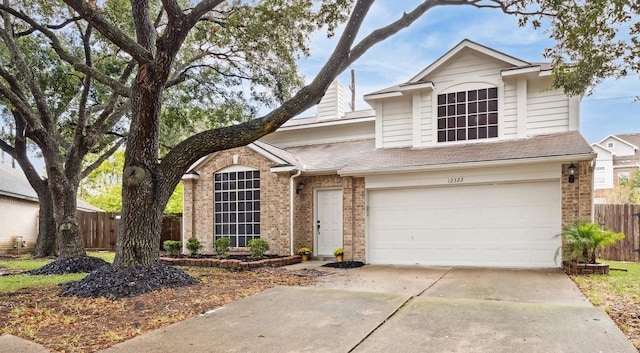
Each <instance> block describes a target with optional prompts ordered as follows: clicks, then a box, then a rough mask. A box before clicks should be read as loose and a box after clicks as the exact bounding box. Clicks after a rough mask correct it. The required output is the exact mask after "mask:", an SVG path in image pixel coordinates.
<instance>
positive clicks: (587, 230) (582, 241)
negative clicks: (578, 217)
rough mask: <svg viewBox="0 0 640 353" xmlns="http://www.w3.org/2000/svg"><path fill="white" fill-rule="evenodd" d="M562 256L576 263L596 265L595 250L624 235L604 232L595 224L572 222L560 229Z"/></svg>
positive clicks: (620, 238) (612, 242)
mask: <svg viewBox="0 0 640 353" xmlns="http://www.w3.org/2000/svg"><path fill="white" fill-rule="evenodd" d="M558 236H562V238H563V244H564V245H563V247H562V249H563V254H564V256H565V257H566V258H571V259H573V260H575V261H577V262H587V263H591V264H595V263H596V250H597V249H598V248H604V247H606V246H607V245H610V244H614V243H615V242H617V241H618V240H622V239H623V238H624V234H622V233H616V232H613V231H610V230H604V229H602V227H601V226H600V225H599V224H597V223H591V222H582V221H574V222H573V223H571V224H570V225H568V226H566V227H564V228H563V229H562V233H561V234H559V235H558Z"/></svg>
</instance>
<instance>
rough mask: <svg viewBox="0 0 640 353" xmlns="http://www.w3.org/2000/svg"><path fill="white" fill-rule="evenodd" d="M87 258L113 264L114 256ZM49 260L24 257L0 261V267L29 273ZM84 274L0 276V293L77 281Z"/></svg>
mask: <svg viewBox="0 0 640 353" xmlns="http://www.w3.org/2000/svg"><path fill="white" fill-rule="evenodd" d="M87 255H89V256H94V257H99V258H101V259H103V260H105V261H107V262H113V258H114V257H115V254H114V253H112V252H99V253H98V252H90V253H87ZM51 261H53V260H51V259H34V258H31V257H30V256H25V257H23V258H20V259H12V260H0V267H4V268H7V269H10V270H19V271H29V270H34V269H36V268H39V267H42V266H44V265H46V264H47V263H49V262H51ZM86 275H87V274H86V273H73V274H68V275H48V276H31V275H22V274H18V275H8V276H0V292H11V291H15V290H18V289H21V288H27V287H34V286H44V285H57V284H60V283H64V282H70V281H77V280H80V279H82V278H84V276H86Z"/></svg>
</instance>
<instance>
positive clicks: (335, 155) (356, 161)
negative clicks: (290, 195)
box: [286, 131, 595, 173]
mask: <svg viewBox="0 0 640 353" xmlns="http://www.w3.org/2000/svg"><path fill="white" fill-rule="evenodd" d="M286 151H287V152H289V153H291V154H293V155H295V156H296V159H297V160H298V163H299V165H298V167H300V168H303V170H305V171H306V172H321V171H327V172H328V171H338V172H339V173H356V172H371V171H385V170H388V171H391V170H398V169H414V168H420V167H424V168H430V167H437V166H454V165H456V164H464V163H481V162H496V161H505V162H508V161H516V160H519V161H526V160H532V159H539V158H551V157H571V156H576V158H577V157H578V156H580V157H582V158H583V159H584V157H585V155H593V156H594V157H595V154H594V152H593V150H592V149H591V146H589V144H588V143H587V142H586V141H585V140H584V138H583V137H582V135H580V133H579V132H577V131H572V132H566V133H559V134H550V135H540V136H534V137H531V138H527V139H521V140H510V141H499V142H489V141H487V142H483V143H469V144H460V145H448V146H443V147H425V148H385V149H376V148H375V142H374V140H373V139H369V140H360V141H349V142H342V143H332V144H319V145H309V146H300V147H291V148H286ZM576 160H577V159H576Z"/></svg>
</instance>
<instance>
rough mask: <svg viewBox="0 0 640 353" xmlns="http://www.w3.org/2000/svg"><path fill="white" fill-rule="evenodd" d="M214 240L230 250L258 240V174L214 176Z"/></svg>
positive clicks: (229, 172)
mask: <svg viewBox="0 0 640 353" xmlns="http://www.w3.org/2000/svg"><path fill="white" fill-rule="evenodd" d="M213 184H214V192H213V193H214V200H215V206H214V207H215V209H214V219H215V239H219V238H221V237H227V238H229V240H230V241H231V246H232V247H244V246H247V243H248V242H249V240H251V239H256V238H260V171H259V170H242V171H228V172H226V171H224V170H223V172H218V173H215V175H214V182H213Z"/></svg>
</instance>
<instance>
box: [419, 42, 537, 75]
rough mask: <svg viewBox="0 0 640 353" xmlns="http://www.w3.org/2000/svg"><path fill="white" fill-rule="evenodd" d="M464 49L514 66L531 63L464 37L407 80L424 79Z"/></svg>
mask: <svg viewBox="0 0 640 353" xmlns="http://www.w3.org/2000/svg"><path fill="white" fill-rule="evenodd" d="M465 50H473V51H475V52H478V53H480V54H484V55H486V56H489V57H492V58H495V59H497V60H500V61H502V62H504V63H506V64H508V65H511V66H515V67H519V66H530V65H531V63H529V62H526V61H523V60H520V59H518V58H516V57H513V56H511V55H508V54H505V53H502V52H499V51H497V50H494V49H491V48H489V47H485V46H484V45H481V44H478V43H475V42H473V41H471V40H469V39H464V40H463V41H461V42H460V43H458V45H456V46H455V47H453V48H452V49H451V50H449V51H448V52H446V53H445V54H444V55H442V56H441V57H440V58H438V59H437V60H436V61H434V62H433V63H432V64H431V65H429V66H427V67H426V68H425V69H424V70H422V71H421V72H420V73H418V74H417V75H416V76H414V77H413V78H411V79H410V80H409V83H416V82H420V81H421V80H422V79H424V78H425V77H426V76H428V75H429V74H430V73H432V72H434V71H436V70H437V69H439V68H440V67H441V66H443V65H445V64H446V63H447V62H448V61H449V60H451V59H453V58H454V57H456V56H458V55H459V54H460V52H462V51H465Z"/></svg>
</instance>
